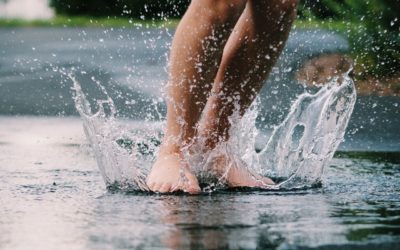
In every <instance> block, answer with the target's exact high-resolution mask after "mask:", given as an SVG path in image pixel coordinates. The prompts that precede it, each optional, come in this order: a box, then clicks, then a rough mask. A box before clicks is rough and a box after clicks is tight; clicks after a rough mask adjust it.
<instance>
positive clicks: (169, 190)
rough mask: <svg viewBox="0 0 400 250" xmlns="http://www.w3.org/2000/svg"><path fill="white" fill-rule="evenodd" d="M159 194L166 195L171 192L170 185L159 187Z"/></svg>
mask: <svg viewBox="0 0 400 250" xmlns="http://www.w3.org/2000/svg"><path fill="white" fill-rule="evenodd" d="M159 192H160V193H168V192H171V184H170V183H165V184H163V185H161V187H160V191H159Z"/></svg>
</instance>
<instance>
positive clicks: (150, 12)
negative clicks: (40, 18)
mask: <svg viewBox="0 0 400 250" xmlns="http://www.w3.org/2000/svg"><path fill="white" fill-rule="evenodd" d="M189 2H190V0H117V1H115V0H85V1H82V0H51V1H50V5H51V6H52V7H54V8H55V9H56V12H57V14H62V15H70V16H82V15H84V16H85V15H86V16H96V17H104V16H111V17H112V16H125V17H130V18H141V19H144V18H156V19H164V18H167V17H180V16H182V15H183V13H184V12H185V10H186V8H187V6H188V4H189Z"/></svg>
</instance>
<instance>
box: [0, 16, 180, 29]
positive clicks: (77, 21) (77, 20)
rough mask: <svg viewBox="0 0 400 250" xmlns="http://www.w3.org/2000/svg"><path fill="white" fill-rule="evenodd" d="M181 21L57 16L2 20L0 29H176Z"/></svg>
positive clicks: (0, 20)
mask: <svg viewBox="0 0 400 250" xmlns="http://www.w3.org/2000/svg"><path fill="white" fill-rule="evenodd" d="M178 21H179V20H177V19H171V20H168V21H162V20H140V19H129V18H123V17H89V16H74V17H67V16H56V17H55V18H53V19H50V20H34V21H25V20H21V19H1V18H0V27H137V26H143V27H175V26H176V25H177V23H178Z"/></svg>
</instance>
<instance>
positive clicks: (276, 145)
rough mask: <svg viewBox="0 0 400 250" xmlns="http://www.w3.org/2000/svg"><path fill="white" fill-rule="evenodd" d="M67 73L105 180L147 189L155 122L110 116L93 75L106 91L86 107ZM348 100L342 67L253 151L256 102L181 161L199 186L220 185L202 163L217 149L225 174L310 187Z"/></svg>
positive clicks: (340, 128)
mask: <svg viewBox="0 0 400 250" xmlns="http://www.w3.org/2000/svg"><path fill="white" fill-rule="evenodd" d="M69 77H70V78H71V79H72V81H73V90H74V92H75V93H74V101H75V105H76V108H77V110H78V112H79V114H80V115H81V117H82V119H83V127H84V131H85V134H86V137H87V139H88V141H89V143H90V145H91V146H92V148H93V151H94V155H95V157H96V160H97V164H98V167H99V169H100V172H101V174H102V176H103V178H104V181H105V183H106V185H107V186H108V187H113V188H118V189H122V190H138V191H139V190H140V191H148V187H147V185H146V181H145V180H146V176H147V174H148V173H149V171H150V168H151V166H152V163H153V162H154V160H155V158H156V155H157V151H158V147H159V145H160V141H161V139H162V127H163V124H162V123H160V122H145V121H141V122H139V121H138V122H127V121H125V122H123V121H121V120H118V119H117V118H116V108H115V106H114V103H113V100H112V99H111V98H110V97H109V95H108V94H107V91H106V90H105V88H104V87H102V86H101V84H100V82H99V81H96V80H94V82H95V84H97V85H98V87H99V88H100V89H101V91H102V92H103V93H104V94H105V95H106V96H107V98H106V99H105V100H97V102H96V104H95V105H94V106H96V107H92V106H93V105H92V106H91V105H90V103H89V102H88V100H87V99H86V97H85V94H84V93H83V91H82V89H81V86H80V84H79V82H78V81H76V79H75V78H74V77H73V76H72V75H69ZM355 100H356V92H355V87H354V83H353V81H352V80H351V78H350V77H349V76H348V73H347V74H345V75H343V76H341V77H338V78H335V79H333V80H332V81H330V82H329V83H327V84H326V85H325V86H324V87H322V88H321V89H320V90H319V91H318V92H317V93H315V94H310V93H304V94H302V95H300V96H299V97H298V99H297V100H296V101H295V102H294V103H293V105H292V107H291V111H290V112H289V114H288V116H287V118H286V119H285V120H284V121H283V122H282V123H281V124H280V125H279V126H278V127H276V128H275V130H274V132H273V133H272V136H271V137H270V139H269V141H268V143H267V144H266V146H265V148H264V149H262V150H261V151H259V152H256V150H255V141H256V137H257V134H258V132H259V131H258V129H257V128H256V125H255V124H256V118H257V115H258V105H257V102H256V104H254V105H253V106H252V107H250V109H249V110H248V111H247V112H246V114H245V115H244V116H242V117H240V116H239V115H238V114H234V115H232V117H231V118H230V122H231V124H232V127H231V128H230V131H229V135H230V138H229V140H228V141H226V142H223V143H220V144H219V145H218V146H217V147H216V148H215V149H213V150H212V151H209V152H207V153H204V152H205V151H204V150H202V149H201V146H199V147H197V148H196V146H194V147H192V148H191V152H190V154H189V153H187V152H186V154H184V157H185V160H186V161H187V162H188V163H189V166H191V168H192V170H193V172H194V173H195V174H196V176H197V177H198V178H199V181H200V182H201V183H205V184H207V185H206V188H203V191H211V190H215V189H217V188H219V187H221V186H222V187H223V186H224V183H223V182H224V180H223V178H219V179H218V178H217V179H215V178H210V164H212V162H213V161H214V160H215V159H216V158H218V157H219V156H221V155H224V156H228V157H225V162H224V167H225V173H227V172H228V171H229V169H230V168H231V167H235V166H236V167H237V166H239V167H245V168H247V171H249V172H250V173H255V176H257V175H261V176H268V177H270V178H273V179H274V180H279V181H278V182H277V184H276V185H272V186H269V187H268V188H269V189H299V188H307V187H311V186H313V185H315V184H318V183H320V181H321V177H322V174H323V169H324V166H326V164H327V163H328V162H329V161H330V160H331V158H332V157H333V154H334V152H335V150H336V149H337V147H338V146H339V144H340V142H341V141H342V140H343V137H344V133H345V130H346V127H347V124H348V121H349V119H350V116H351V113H352V111H353V107H354V104H355ZM93 108H95V109H97V111H93ZM184 153H185V152H184ZM211 175H212V174H211ZM223 176H224V175H223Z"/></svg>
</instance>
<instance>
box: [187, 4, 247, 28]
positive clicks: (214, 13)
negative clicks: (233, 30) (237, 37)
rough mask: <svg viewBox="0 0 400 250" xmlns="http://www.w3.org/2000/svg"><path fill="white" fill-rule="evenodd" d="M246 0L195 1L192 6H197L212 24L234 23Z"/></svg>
mask: <svg viewBox="0 0 400 250" xmlns="http://www.w3.org/2000/svg"><path fill="white" fill-rule="evenodd" d="M246 2H247V0H196V1H192V4H199V5H201V6H199V7H200V8H201V9H202V12H204V13H205V14H206V15H207V16H208V17H209V18H212V19H213V21H214V22H221V23H226V22H230V21H234V22H236V20H237V19H238V17H239V16H240V15H241V13H242V12H243V10H244V8H245V5H246Z"/></svg>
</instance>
